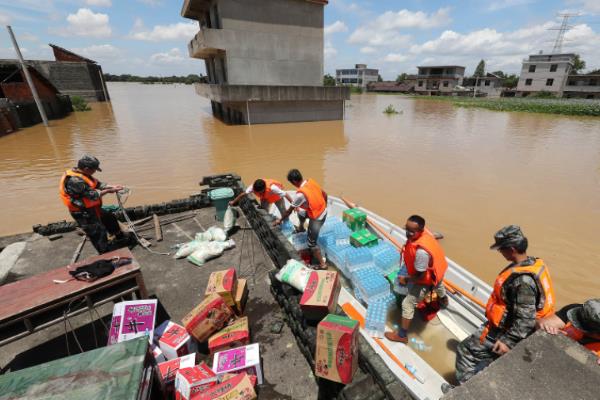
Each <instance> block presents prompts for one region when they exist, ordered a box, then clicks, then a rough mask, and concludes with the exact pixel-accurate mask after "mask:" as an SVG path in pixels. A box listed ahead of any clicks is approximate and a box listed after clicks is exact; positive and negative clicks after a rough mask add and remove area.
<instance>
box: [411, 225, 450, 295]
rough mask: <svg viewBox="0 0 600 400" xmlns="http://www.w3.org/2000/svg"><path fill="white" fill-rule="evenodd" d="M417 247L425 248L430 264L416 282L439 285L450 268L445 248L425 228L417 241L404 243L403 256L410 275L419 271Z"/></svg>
mask: <svg viewBox="0 0 600 400" xmlns="http://www.w3.org/2000/svg"><path fill="white" fill-rule="evenodd" d="M417 249H423V250H425V251H426V252H427V253H428V254H429V256H430V258H429V266H428V267H427V270H425V273H424V274H423V277H422V278H421V279H419V280H418V281H417V282H416V283H417V284H419V285H427V286H437V285H438V284H439V283H440V282H441V281H442V280H443V279H444V274H445V273H446V270H447V269H448V262H447V261H446V255H445V254H444V249H442V246H440V244H439V243H438V241H437V240H436V239H435V238H434V237H433V235H432V234H431V233H430V232H429V231H428V230H425V231H423V233H422V234H421V237H419V238H418V239H417V240H415V241H410V240H409V241H407V242H406V244H405V245H404V251H403V252H402V258H403V260H404V262H405V264H406V270H407V271H408V274H409V275H412V276H414V275H417V274H418V271H417V270H416V269H415V259H416V255H417Z"/></svg>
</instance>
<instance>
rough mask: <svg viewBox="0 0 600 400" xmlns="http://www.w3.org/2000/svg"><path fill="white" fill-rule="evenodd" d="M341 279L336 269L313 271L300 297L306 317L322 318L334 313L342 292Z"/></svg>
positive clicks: (301, 306)
mask: <svg viewBox="0 0 600 400" xmlns="http://www.w3.org/2000/svg"><path fill="white" fill-rule="evenodd" d="M340 288H341V285H340V280H339V276H338V273H337V272H335V271H312V272H311V273H310V276H309V277H308V283H307V284H306V289H304V293H303V294H302V298H301V299H300V308H301V309H302V313H303V314H304V317H305V318H306V319H311V320H321V319H323V318H324V317H325V316H327V314H330V313H333V312H334V311H335V307H336V305H337V299H338V296H339V294H340Z"/></svg>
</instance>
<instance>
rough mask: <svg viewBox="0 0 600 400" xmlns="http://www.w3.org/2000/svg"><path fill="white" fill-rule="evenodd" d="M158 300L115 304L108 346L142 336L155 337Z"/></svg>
mask: <svg viewBox="0 0 600 400" xmlns="http://www.w3.org/2000/svg"><path fill="white" fill-rule="evenodd" d="M157 302H158V300H132V301H124V302H121V303H117V304H115V306H114V308H113V315H112V320H111V324H110V330H109V334H108V345H111V344H115V343H119V342H123V341H125V340H131V339H135V338H138V337H142V336H148V338H149V339H152V338H153V335H154V319H155V317H156V305H157Z"/></svg>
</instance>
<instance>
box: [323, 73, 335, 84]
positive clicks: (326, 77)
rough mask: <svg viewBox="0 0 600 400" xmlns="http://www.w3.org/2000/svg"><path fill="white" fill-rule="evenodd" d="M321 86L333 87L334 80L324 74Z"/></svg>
mask: <svg viewBox="0 0 600 400" xmlns="http://www.w3.org/2000/svg"><path fill="white" fill-rule="evenodd" d="M323 86H335V78H334V77H333V76H331V75H330V74H325V76H324V77H323Z"/></svg>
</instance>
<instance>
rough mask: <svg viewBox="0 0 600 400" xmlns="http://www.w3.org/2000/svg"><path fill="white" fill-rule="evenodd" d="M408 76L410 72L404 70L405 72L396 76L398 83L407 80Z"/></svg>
mask: <svg viewBox="0 0 600 400" xmlns="http://www.w3.org/2000/svg"><path fill="white" fill-rule="evenodd" d="M407 78H408V74H407V73H405V72H403V73H401V74H400V75H398V76H397V77H396V82H397V83H402V82H404V81H405V80H406V79H407Z"/></svg>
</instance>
